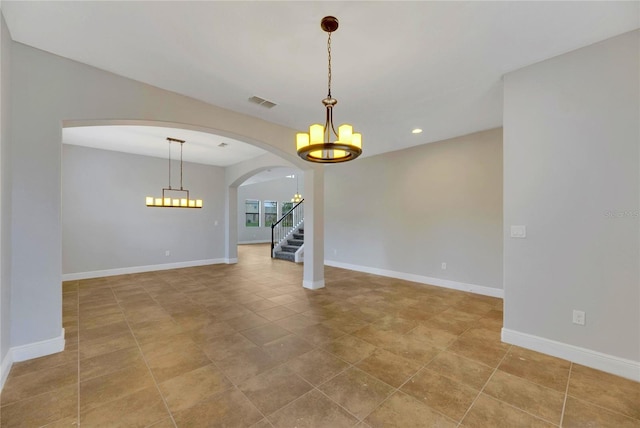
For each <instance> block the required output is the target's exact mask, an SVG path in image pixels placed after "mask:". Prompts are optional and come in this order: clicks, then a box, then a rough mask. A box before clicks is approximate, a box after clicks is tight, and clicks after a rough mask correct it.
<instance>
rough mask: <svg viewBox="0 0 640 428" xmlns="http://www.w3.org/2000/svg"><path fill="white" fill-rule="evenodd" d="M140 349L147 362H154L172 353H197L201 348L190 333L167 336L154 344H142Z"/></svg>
mask: <svg viewBox="0 0 640 428" xmlns="http://www.w3.org/2000/svg"><path fill="white" fill-rule="evenodd" d="M140 349H141V350H142V354H143V355H144V357H145V358H146V359H147V360H152V359H155V358H158V357H160V356H162V355H164V354H168V353H171V352H178V351H183V352H184V351H187V350H189V351H191V350H193V351H196V350H199V349H200V348H199V346H198V345H197V344H196V342H195V341H194V340H193V339H192V338H191V336H190V335H189V333H188V332H186V333H178V334H174V335H173V336H166V337H163V338H160V339H158V340H155V341H153V342H146V343H141V344H140Z"/></svg>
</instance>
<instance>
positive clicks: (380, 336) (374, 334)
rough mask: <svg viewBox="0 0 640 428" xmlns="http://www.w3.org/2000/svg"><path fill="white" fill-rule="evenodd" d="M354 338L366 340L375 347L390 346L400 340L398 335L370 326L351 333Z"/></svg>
mask: <svg viewBox="0 0 640 428" xmlns="http://www.w3.org/2000/svg"><path fill="white" fill-rule="evenodd" d="M351 335H352V336H355V337H357V338H358V339H361V340H364V341H365V342H368V343H370V344H372V345H374V346H379V347H383V346H390V345H392V344H393V343H394V342H395V341H396V340H397V338H398V335H397V334H396V333H393V332H392V331H388V330H381V329H380V328H378V327H375V326H373V325H368V326H366V327H363V328H361V329H359V330H356V331H354V332H352V333H351Z"/></svg>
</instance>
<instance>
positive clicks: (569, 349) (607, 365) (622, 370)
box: [502, 328, 640, 382]
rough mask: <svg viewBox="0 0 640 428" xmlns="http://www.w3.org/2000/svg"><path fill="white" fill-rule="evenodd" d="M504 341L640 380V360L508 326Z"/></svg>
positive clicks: (503, 337) (504, 331)
mask: <svg viewBox="0 0 640 428" xmlns="http://www.w3.org/2000/svg"><path fill="white" fill-rule="evenodd" d="M502 341H503V342H506V343H510V344H512V345H517V346H521V347H523V348H527V349H531V350H533V351H538V352H542V353H543V354H548V355H552V356H554V357H558V358H562V359H564V360H568V361H571V362H574V363H577V364H581V365H583V366H587V367H591V368H593V369H597V370H602V371H603V372H607V373H611V374H614V375H617V376H622V377H624V378H627V379H631V380H634V381H636V382H640V361H633V360H627V359H625V358H620V357H615V356H613V355H608V354H603V353H602V352H597V351H592V350H590V349H586V348H581V347H579V346H574V345H569V344H567V343H562V342H557V341H555V340H551V339H545V338H544V337H539V336H533V335H531V334H527V333H521V332H519V331H514V330H509V329H506V328H503V329H502Z"/></svg>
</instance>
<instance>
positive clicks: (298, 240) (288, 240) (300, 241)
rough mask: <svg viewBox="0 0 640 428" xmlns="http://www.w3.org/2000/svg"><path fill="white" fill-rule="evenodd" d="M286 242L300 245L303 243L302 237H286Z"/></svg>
mask: <svg viewBox="0 0 640 428" xmlns="http://www.w3.org/2000/svg"><path fill="white" fill-rule="evenodd" d="M287 243H288V244H289V245H293V246H296V247H300V246H301V245H302V244H304V241H303V240H302V239H287Z"/></svg>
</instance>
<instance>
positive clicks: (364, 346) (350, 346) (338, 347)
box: [323, 335, 376, 364]
mask: <svg viewBox="0 0 640 428" xmlns="http://www.w3.org/2000/svg"><path fill="white" fill-rule="evenodd" d="M323 349H324V350H326V351H328V352H331V353H332V354H334V355H337V356H338V357H340V358H341V359H343V360H345V361H346V362H348V363H351V364H355V363H357V362H358V361H360V360H362V359H364V358H367V357H368V356H369V355H371V354H372V353H373V351H375V350H376V347H375V346H374V345H372V344H370V343H368V342H365V341H364V340H360V339H358V338H356V337H354V336H351V335H346V336H342V337H340V338H338V339H336V340H334V341H332V342H329V343H327V344H325V345H323Z"/></svg>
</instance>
